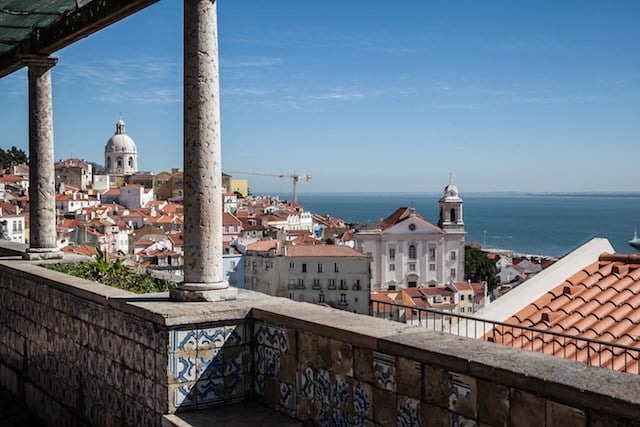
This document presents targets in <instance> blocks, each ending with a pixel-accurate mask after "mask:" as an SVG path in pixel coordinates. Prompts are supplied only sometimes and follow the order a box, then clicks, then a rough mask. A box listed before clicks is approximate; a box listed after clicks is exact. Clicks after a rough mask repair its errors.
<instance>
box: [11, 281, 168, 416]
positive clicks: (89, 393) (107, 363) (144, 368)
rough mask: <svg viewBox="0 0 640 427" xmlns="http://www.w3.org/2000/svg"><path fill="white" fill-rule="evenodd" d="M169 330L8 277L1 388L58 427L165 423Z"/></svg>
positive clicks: (114, 310) (103, 303)
mask: <svg viewBox="0 0 640 427" xmlns="http://www.w3.org/2000/svg"><path fill="white" fill-rule="evenodd" d="M167 342H168V331H167V330H166V329H161V328H158V326H157V325H155V324H153V323H151V322H149V321H146V320H144V319H143V318H141V317H138V316H136V315H133V314H131V313H127V312H123V311H119V310H117V309H115V308H113V307H110V306H109V305H107V304H106V299H104V300H103V301H102V303H101V302H100V300H99V298H95V300H94V301H92V300H90V299H86V298H82V297H79V296H75V295H73V294H70V293H65V292H62V291H59V290H56V289H53V288H50V287H49V286H47V285H46V283H44V282H39V281H38V280H37V279H36V278H24V277H19V276H15V275H13V276H7V273H6V272H3V271H2V272H0V360H1V361H2V364H0V373H1V375H0V386H1V387H3V388H5V389H9V390H10V391H12V392H14V393H15V394H22V395H23V397H24V399H25V400H26V403H27V405H28V406H30V407H31V408H36V409H37V411H38V413H39V415H40V416H42V417H43V418H45V419H47V420H49V421H50V422H51V424H52V425H71V424H77V423H88V424H91V425H139V426H153V425H159V424H160V421H161V414H163V413H165V412H166V410H167V398H166V396H167V369H166V367H167Z"/></svg>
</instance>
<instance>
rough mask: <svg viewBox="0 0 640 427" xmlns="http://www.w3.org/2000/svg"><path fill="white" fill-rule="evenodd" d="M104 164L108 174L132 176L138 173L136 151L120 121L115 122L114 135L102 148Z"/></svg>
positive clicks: (134, 144)
mask: <svg viewBox="0 0 640 427" xmlns="http://www.w3.org/2000/svg"><path fill="white" fill-rule="evenodd" d="M104 163H105V167H106V169H107V172H108V173H113V174H133V173H136V172H137V171H138V149H137V148H136V143H135V142H133V139H132V138H131V137H130V136H129V135H127V132H126V131H125V124H124V121H123V120H122V119H120V120H118V121H117V122H116V133H115V134H114V135H113V136H112V137H111V138H109V141H107V145H106V146H105V147H104Z"/></svg>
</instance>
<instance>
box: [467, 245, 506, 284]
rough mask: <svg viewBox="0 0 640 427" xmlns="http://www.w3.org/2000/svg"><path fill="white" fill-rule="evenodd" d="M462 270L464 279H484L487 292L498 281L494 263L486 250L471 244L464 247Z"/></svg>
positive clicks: (475, 280)
mask: <svg viewBox="0 0 640 427" xmlns="http://www.w3.org/2000/svg"><path fill="white" fill-rule="evenodd" d="M464 272H465V280H471V281H472V282H476V283H479V282H483V281H486V282H487V286H488V288H489V289H488V290H489V293H493V291H494V290H495V289H496V287H497V286H498V283H500V279H499V277H498V267H497V266H496V263H495V262H494V261H493V260H491V259H489V257H488V256H487V253H486V252H484V251H482V250H480V249H476V248H474V247H471V246H465V248H464Z"/></svg>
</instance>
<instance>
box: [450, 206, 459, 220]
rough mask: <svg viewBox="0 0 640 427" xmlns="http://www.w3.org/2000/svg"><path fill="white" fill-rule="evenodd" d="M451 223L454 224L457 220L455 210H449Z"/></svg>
mask: <svg viewBox="0 0 640 427" xmlns="http://www.w3.org/2000/svg"><path fill="white" fill-rule="evenodd" d="M450 214H451V222H456V221H457V220H458V219H457V218H456V210H455V209H453V208H452V209H451V212H450Z"/></svg>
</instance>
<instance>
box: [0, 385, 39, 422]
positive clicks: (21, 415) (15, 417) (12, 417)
mask: <svg viewBox="0 0 640 427" xmlns="http://www.w3.org/2000/svg"><path fill="white" fill-rule="evenodd" d="M0 425H1V426H3V427H36V426H37V427H40V426H46V424H45V423H44V422H42V420H40V419H39V418H38V417H36V416H35V415H34V414H33V413H31V412H29V411H28V410H27V409H26V408H25V407H24V406H23V405H22V404H21V403H20V402H17V401H16V400H15V399H14V398H13V397H12V396H11V395H10V394H9V393H7V392H6V391H4V390H2V389H0Z"/></svg>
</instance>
